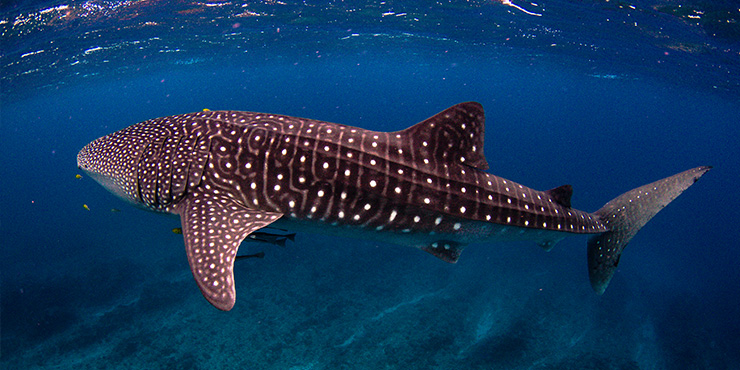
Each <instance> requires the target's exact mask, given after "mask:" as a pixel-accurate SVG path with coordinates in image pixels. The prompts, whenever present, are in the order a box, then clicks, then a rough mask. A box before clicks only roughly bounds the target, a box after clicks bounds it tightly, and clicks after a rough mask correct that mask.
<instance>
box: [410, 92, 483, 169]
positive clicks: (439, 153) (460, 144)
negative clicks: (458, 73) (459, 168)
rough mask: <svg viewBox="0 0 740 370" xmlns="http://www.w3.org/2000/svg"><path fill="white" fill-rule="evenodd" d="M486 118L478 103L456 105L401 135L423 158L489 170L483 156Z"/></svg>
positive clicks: (411, 148)
mask: <svg viewBox="0 0 740 370" xmlns="http://www.w3.org/2000/svg"><path fill="white" fill-rule="evenodd" d="M484 129H485V115H484V113H483V106H481V105H480V103H476V102H466V103H460V104H457V105H454V106H452V107H450V108H447V109H445V110H444V111H442V112H440V113H437V114H436V115H434V116H432V117H430V118H427V119H426V120H424V121H422V122H419V123H417V124H415V125H413V126H411V127H409V128H407V129H405V130H403V131H400V132H398V134H400V135H403V139H404V142H405V143H407V144H408V148H409V149H410V150H412V151H413V152H415V153H417V154H418V155H419V157H420V158H435V159H444V161H446V162H451V161H455V162H458V163H462V164H464V165H467V166H470V167H474V168H477V169H480V170H487V169H488V162H486V157H485V156H484V154H483V139H484Z"/></svg>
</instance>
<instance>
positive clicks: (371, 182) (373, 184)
mask: <svg viewBox="0 0 740 370" xmlns="http://www.w3.org/2000/svg"><path fill="white" fill-rule="evenodd" d="M370 186H371V187H376V186H378V183H377V182H376V181H375V180H370Z"/></svg>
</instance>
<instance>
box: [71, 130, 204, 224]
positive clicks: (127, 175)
mask: <svg viewBox="0 0 740 370" xmlns="http://www.w3.org/2000/svg"><path fill="white" fill-rule="evenodd" d="M204 130H205V129H204V125H203V124H202V122H200V121H198V120H197V119H194V115H180V116H174V117H164V118H159V119H153V120H149V121H144V122H141V123H138V124H136V125H133V126H130V127H127V128H125V129H123V130H120V131H117V132H114V133H112V134H110V135H106V136H103V137H101V138H99V139H97V140H95V141H93V142H91V143H89V144H87V145H86V146H85V147H83V148H82V150H80V152H79V153H78V154H77V166H78V167H79V168H80V169H82V170H83V171H85V173H87V174H88V175H89V176H90V177H92V178H93V179H95V180H96V181H97V182H99V183H100V184H101V185H103V186H104V187H105V188H106V189H108V190H109V191H111V192H112V193H114V194H116V195H117V196H119V197H121V198H122V199H124V200H126V201H128V202H130V203H132V204H134V205H135V206H138V207H141V208H144V209H147V210H151V211H157V212H171V211H172V207H173V206H175V205H177V203H178V202H179V201H180V200H182V199H183V197H184V196H185V194H186V193H187V191H188V189H192V188H194V187H197V186H198V185H199V184H200V183H201V177H202V175H203V170H204V167H205V163H206V162H207V160H208V153H207V151H208V146H209V141H208V139H207V135H205V134H204Z"/></svg>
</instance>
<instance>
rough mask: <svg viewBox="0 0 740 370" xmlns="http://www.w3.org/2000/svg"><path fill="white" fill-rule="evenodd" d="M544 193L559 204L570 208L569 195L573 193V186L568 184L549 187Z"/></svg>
mask: <svg viewBox="0 0 740 370" xmlns="http://www.w3.org/2000/svg"><path fill="white" fill-rule="evenodd" d="M545 193H547V194H549V195H550V196H551V197H552V200H554V201H555V203H557V204H560V205H561V206H563V207H568V208H570V197H571V196H572V195H573V187H572V186H570V185H563V186H558V187H557V188H554V189H550V190H548V191H546V192H545Z"/></svg>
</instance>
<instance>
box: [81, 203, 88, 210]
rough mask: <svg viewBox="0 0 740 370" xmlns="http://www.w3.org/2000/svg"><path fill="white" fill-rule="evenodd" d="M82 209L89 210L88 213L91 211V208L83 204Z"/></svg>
mask: <svg viewBox="0 0 740 370" xmlns="http://www.w3.org/2000/svg"><path fill="white" fill-rule="evenodd" d="M82 208H84V209H86V210H88V211H89V210H90V207H88V206H87V204H83V205H82Z"/></svg>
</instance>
